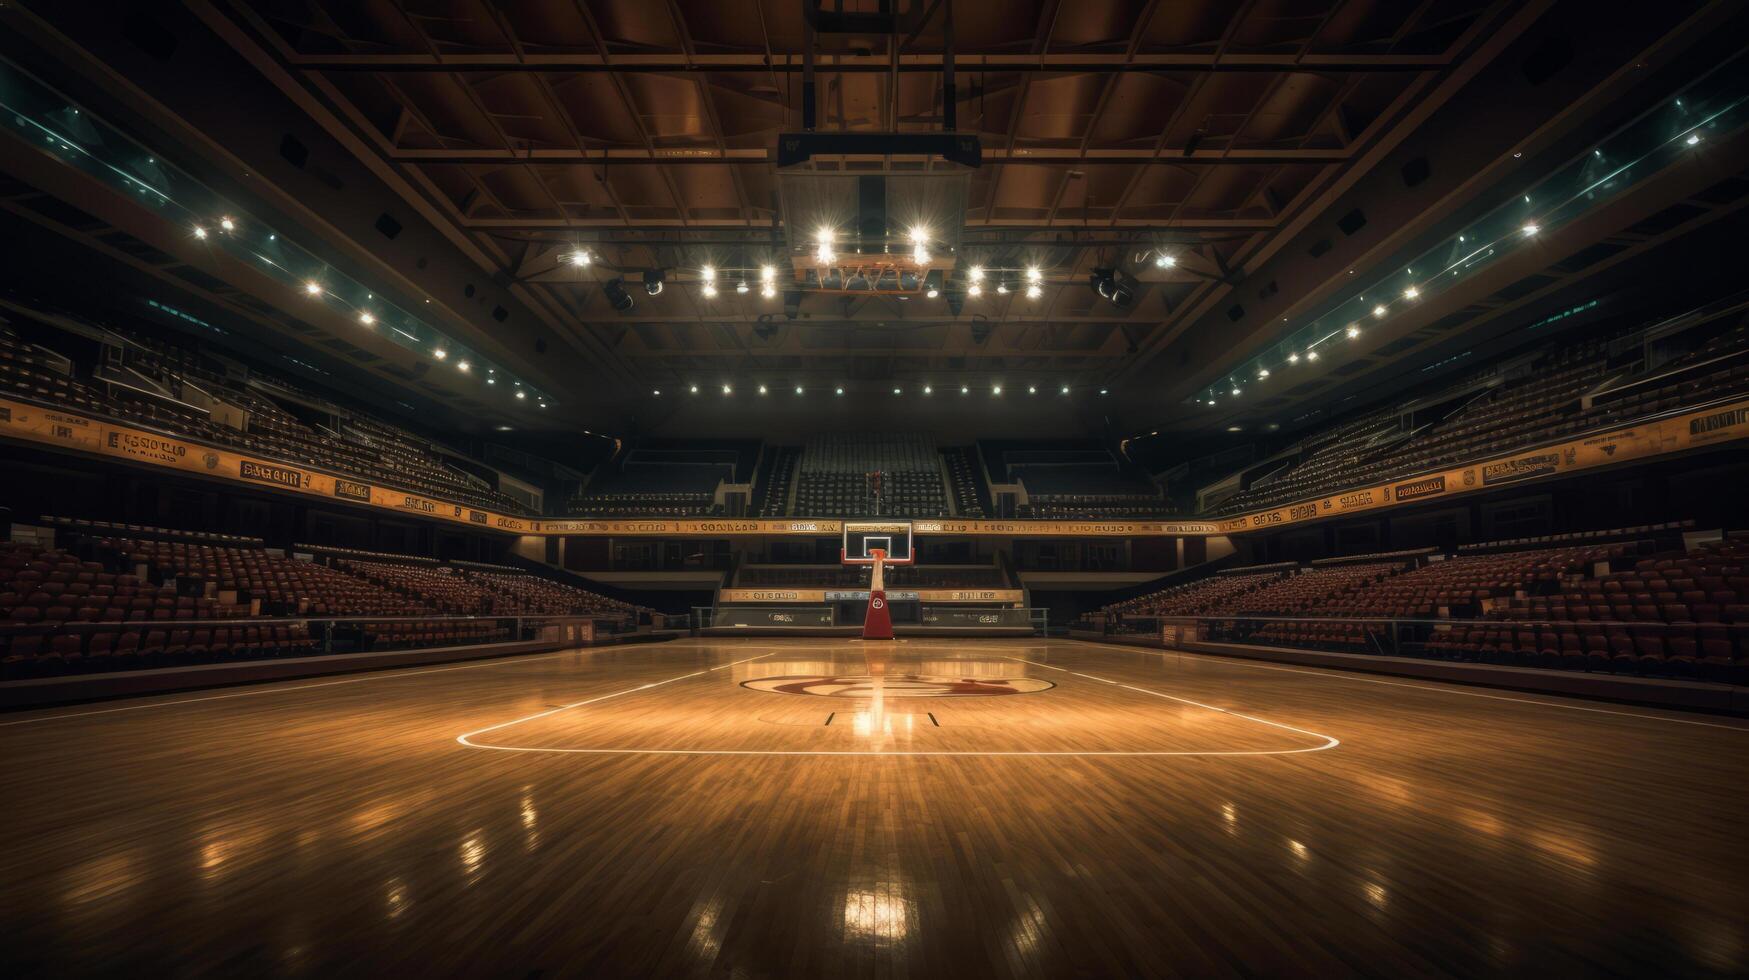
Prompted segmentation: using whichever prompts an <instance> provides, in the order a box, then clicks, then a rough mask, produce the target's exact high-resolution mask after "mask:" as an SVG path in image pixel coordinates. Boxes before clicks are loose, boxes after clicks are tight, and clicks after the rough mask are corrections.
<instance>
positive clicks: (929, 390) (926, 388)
mask: <svg viewBox="0 0 1749 980" xmlns="http://www.w3.org/2000/svg"><path fill="white" fill-rule="evenodd" d="M923 393H924V394H925V395H933V394H935V389H934V388H932V387H930V386H929V385H924V386H923Z"/></svg>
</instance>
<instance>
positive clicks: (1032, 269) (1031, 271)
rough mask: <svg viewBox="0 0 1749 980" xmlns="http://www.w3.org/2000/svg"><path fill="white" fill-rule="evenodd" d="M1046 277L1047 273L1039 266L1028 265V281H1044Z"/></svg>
mask: <svg viewBox="0 0 1749 980" xmlns="http://www.w3.org/2000/svg"><path fill="white" fill-rule="evenodd" d="M1044 277H1045V274H1044V273H1043V272H1042V271H1040V270H1039V267H1038V266H1036V265H1029V266H1027V267H1026V281H1027V282H1042V281H1043V280H1044Z"/></svg>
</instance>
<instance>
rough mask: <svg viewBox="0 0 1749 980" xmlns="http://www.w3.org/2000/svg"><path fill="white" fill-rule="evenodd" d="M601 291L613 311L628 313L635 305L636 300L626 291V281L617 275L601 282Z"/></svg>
mask: <svg viewBox="0 0 1749 980" xmlns="http://www.w3.org/2000/svg"><path fill="white" fill-rule="evenodd" d="M601 293H602V295H604V296H606V297H607V303H608V305H609V306H612V307H613V308H614V311H615V312H618V313H630V312H631V309H632V307H633V306H635V305H637V301H636V300H634V299H632V294H631V293H628V292H626V281H625V280H624V279H621V278H619V277H618V276H615V277H614V278H612V279H609V280H608V281H607V282H605V283H603V284H602V286H601Z"/></svg>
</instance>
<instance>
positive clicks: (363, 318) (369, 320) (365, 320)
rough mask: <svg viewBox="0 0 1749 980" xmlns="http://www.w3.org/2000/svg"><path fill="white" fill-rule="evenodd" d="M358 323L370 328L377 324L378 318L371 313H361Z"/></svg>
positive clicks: (366, 311) (367, 311)
mask: <svg viewBox="0 0 1749 980" xmlns="http://www.w3.org/2000/svg"><path fill="white" fill-rule="evenodd" d="M358 322H359V323H362V324H364V325H365V326H367V327H368V326H370V325H371V324H373V323H375V322H377V318H376V315H375V314H373V313H371V311H369V310H365V311H364V312H363V313H360V314H359V315H358Z"/></svg>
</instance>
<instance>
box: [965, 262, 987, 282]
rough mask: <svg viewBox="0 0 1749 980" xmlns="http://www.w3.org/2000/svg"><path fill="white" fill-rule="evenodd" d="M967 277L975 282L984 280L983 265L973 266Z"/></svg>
mask: <svg viewBox="0 0 1749 980" xmlns="http://www.w3.org/2000/svg"><path fill="white" fill-rule="evenodd" d="M967 277H968V278H970V279H971V280H972V281H973V282H983V281H984V267H983V266H981V265H974V266H972V267H971V269H970V270H969V271H968V272H967Z"/></svg>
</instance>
